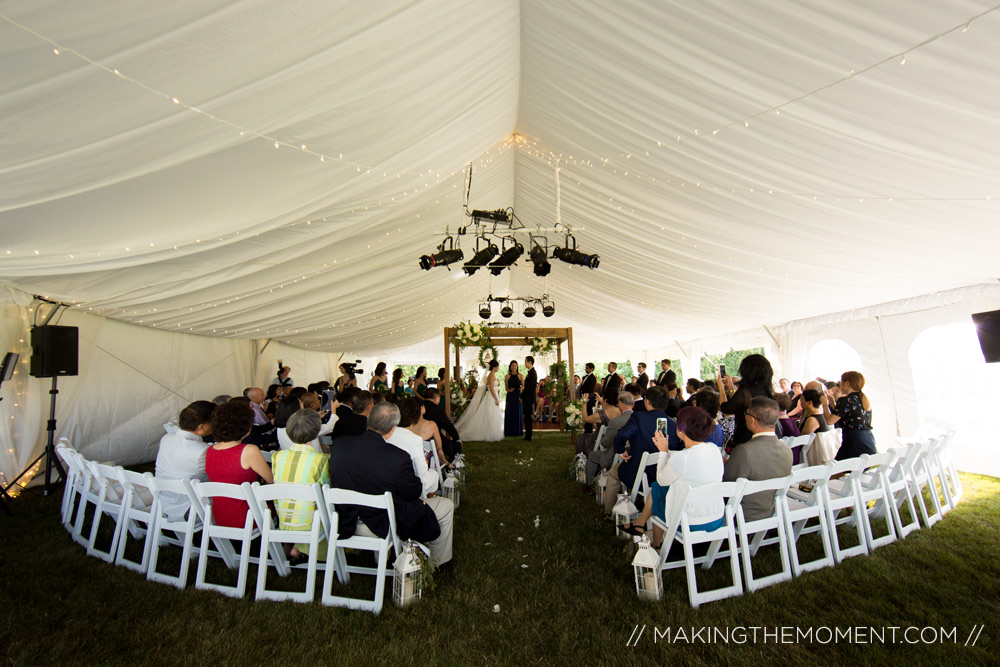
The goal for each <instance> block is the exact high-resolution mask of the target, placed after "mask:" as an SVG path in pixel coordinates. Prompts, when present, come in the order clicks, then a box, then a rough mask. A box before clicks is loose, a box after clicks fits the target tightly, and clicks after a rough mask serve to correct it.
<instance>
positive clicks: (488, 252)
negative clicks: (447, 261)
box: [462, 243, 500, 276]
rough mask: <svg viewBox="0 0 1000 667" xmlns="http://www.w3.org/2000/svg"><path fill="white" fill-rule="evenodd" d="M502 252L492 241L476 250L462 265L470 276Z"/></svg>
mask: <svg viewBox="0 0 1000 667" xmlns="http://www.w3.org/2000/svg"><path fill="white" fill-rule="evenodd" d="M498 254H500V251H499V250H498V249H497V247H496V246H495V245H493V244H492V243H491V244H489V245H488V246H486V247H485V248H483V249H482V250H479V251H477V252H476V254H475V255H473V256H472V259H470V260H469V261H468V262H466V263H465V265H464V266H463V267H462V268H463V269H464V270H465V272H466V273H468V274H469V275H470V276H471V275H472V274H474V273H475V272H476V271H478V270H479V269H480V268H481V267H483V266H486V265H487V264H489V263H490V260H491V259H493V258H494V257H496V256H497V255H498Z"/></svg>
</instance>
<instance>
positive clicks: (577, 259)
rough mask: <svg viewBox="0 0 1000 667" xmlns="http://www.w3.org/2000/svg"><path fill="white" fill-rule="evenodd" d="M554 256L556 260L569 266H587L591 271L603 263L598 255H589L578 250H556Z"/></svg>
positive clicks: (553, 252)
mask: <svg viewBox="0 0 1000 667" xmlns="http://www.w3.org/2000/svg"><path fill="white" fill-rule="evenodd" d="M552 255H553V257H555V258H556V259H560V260H562V261H564V262H566V263H567V264H579V265H580V266H586V267H587V268H590V269H596V268H597V265H598V264H599V263H600V261H601V258H600V257H598V256H597V255H588V254H586V253H582V252H580V251H579V250H577V249H576V248H556V249H555V250H554V251H552Z"/></svg>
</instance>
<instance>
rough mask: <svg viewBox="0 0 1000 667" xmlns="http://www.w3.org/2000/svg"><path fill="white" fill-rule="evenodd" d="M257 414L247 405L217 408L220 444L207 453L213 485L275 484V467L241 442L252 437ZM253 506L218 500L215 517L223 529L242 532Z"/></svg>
mask: <svg viewBox="0 0 1000 667" xmlns="http://www.w3.org/2000/svg"><path fill="white" fill-rule="evenodd" d="M252 426H253V410H252V409H251V408H250V404H249V403H247V402H246V401H230V402H229V403H226V404H224V405H221V406H219V407H218V408H216V410H215V412H214V413H213V415H212V434H213V435H214V436H215V439H216V440H217V442H216V443H215V444H214V445H212V446H211V447H209V448H208V451H207V452H205V474H206V475H208V480H209V481H210V482H225V483H227V484H242V483H243V482H256V481H257V478H258V477H260V478H261V479H263V480H264V482H265V483H267V484H272V483H273V482H274V476H273V475H272V474H271V466H269V465H268V464H267V461H265V460H264V456H263V455H262V454H261V453H260V449H258V448H257V446H256V445H245V444H243V443H242V442H241V440H243V439H244V438H245V437H247V436H248V435H249V434H250V429H251V427H252ZM249 511H250V506H249V505H248V504H247V502H246V501H245V500H235V499H233V498H215V499H214V500H213V501H212V515H213V517H214V519H215V523H216V524H217V525H219V526H231V527H233V528H242V527H243V524H244V523H245V522H246V518H247V512H249Z"/></svg>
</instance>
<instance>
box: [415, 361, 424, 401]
mask: <svg viewBox="0 0 1000 667" xmlns="http://www.w3.org/2000/svg"><path fill="white" fill-rule="evenodd" d="M426 390H427V367H426V366H421V367H420V368H418V369H417V376H416V377H415V378H413V393H414V394H416V395H417V396H419V397H420V398H423V397H424V391H426Z"/></svg>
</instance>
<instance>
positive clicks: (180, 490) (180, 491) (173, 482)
mask: <svg viewBox="0 0 1000 667" xmlns="http://www.w3.org/2000/svg"><path fill="white" fill-rule="evenodd" d="M148 482H149V490H150V492H152V494H153V498H155V499H156V511H157V513H158V514H159V516H160V517H161V518H162V519H164V520H165V521H174V522H176V519H174V520H172V519H171V518H170V517H168V516H167V515H166V511H167V509H168V508H169V507H170V505H171V503H172V501H174V500H177V501H178V502H179V500H178V499H181V498H183V499H184V500H185V501H187V505H188V506H190V507H191V518H192V519H193V520H195V519H196V520H197V521H200V520H201V519H202V517H203V516H204V514H205V512H204V510H203V508H202V505H201V501H200V500H199V499H198V498H197V496H196V495H195V493H194V490H193V489H192V488H191V481H190V480H187V479H164V478H162V477H156V476H152V477H150V478H149V480H148ZM175 504H176V503H175Z"/></svg>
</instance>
